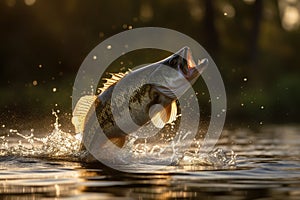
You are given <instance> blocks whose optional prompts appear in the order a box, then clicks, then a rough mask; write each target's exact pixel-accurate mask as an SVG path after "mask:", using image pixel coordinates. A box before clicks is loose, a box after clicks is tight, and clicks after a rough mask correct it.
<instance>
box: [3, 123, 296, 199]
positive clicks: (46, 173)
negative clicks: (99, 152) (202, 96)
mask: <svg viewBox="0 0 300 200" xmlns="http://www.w3.org/2000/svg"><path fill="white" fill-rule="evenodd" d="M21 134H22V135H21ZM21 134H20V132H19V131H17V130H9V129H4V128H3V129H2V131H1V133H0V136H1V146H0V199H299V198H300V126H296V125H280V126H279V125H276V126H275V125H264V126H262V127H261V128H260V129H258V130H257V131H251V130H250V129H241V128H236V129H232V130H224V132H223V134H222V136H221V138H220V140H219V143H218V145H217V146H216V147H215V150H214V152H212V153H213V155H217V156H223V158H224V157H226V156H227V157H226V158H227V161H226V162H224V163H223V164H218V165H216V164H214V163H213V164H208V163H204V162H202V163H201V162H198V163H196V164H195V163H193V164H191V163H186V162H183V163H181V164H176V165H173V166H168V167H166V168H164V169H163V170H157V171H155V170H153V169H150V168H151V167H152V166H149V165H145V166H139V168H142V170H139V168H136V171H134V172H130V173H129V172H120V171H117V170H113V169H110V168H108V167H105V166H104V165H102V164H100V163H86V162H83V161H80V160H79V159H75V158H76V157H78V152H77V151H76V145H78V144H74V141H72V140H73V139H72V138H69V136H68V135H62V134H57V132H55V131H54V132H53V133H51V134H50V135H48V136H47V137H40V139H37V138H38V137H36V135H38V134H37V133H36V132H35V133H34V134H33V133H32V131H30V130H28V131H21ZM44 135H46V134H44ZM25 141H26V142H25ZM71 141H72V142H73V143H72V142H71ZM32 143H34V144H35V145H36V144H37V143H41V144H42V145H40V147H39V148H36V147H34V148H33V146H34V145H32ZM62 143H64V145H61V144H62ZM45 144H47V145H45ZM73 148H74V149H73ZM232 151H233V152H234V153H232ZM209 156H210V157H211V156H212V155H209ZM209 156H208V157H209ZM230 156H231V157H230ZM235 156H236V157H235ZM73 158H74V159H73ZM228 161H230V162H231V163H230V164H228Z"/></svg>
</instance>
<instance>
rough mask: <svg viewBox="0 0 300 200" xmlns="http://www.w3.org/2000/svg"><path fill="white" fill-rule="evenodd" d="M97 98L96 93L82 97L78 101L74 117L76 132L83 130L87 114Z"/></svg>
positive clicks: (73, 122)
mask: <svg viewBox="0 0 300 200" xmlns="http://www.w3.org/2000/svg"><path fill="white" fill-rule="evenodd" d="M96 99H97V96H95V95H87V96H83V97H81V98H80V99H79V101H78V102H77V104H76V106H75V109H74V111H73V117H72V124H73V125H74V126H75V132H76V133H82V132H83V130H84V124H85V120H86V117H87V114H88V112H89V110H90V108H91V107H92V105H93V104H94V103H95V100H96Z"/></svg>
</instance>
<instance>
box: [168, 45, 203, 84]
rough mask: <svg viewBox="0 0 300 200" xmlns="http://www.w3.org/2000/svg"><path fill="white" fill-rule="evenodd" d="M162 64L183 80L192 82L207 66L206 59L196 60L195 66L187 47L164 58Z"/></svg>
mask: <svg viewBox="0 0 300 200" xmlns="http://www.w3.org/2000/svg"><path fill="white" fill-rule="evenodd" d="M163 64H164V65H167V66H169V67H171V68H173V69H175V70H176V71H178V73H180V74H181V75H182V76H183V77H184V78H186V79H187V80H188V81H190V82H192V81H193V80H195V79H197V78H198V77H199V75H200V74H201V73H202V72H203V71H204V70H205V68H206V67H207V66H208V59H207V58H204V59H202V60H198V63H197V64H196V63H195V61H194V58H193V56H192V51H191V49H190V48H189V47H183V48H182V49H180V50H179V51H178V52H176V53H175V54H173V55H171V56H170V57H168V58H166V59H165V60H164V62H163Z"/></svg>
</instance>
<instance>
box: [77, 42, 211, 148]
mask: <svg viewBox="0 0 300 200" xmlns="http://www.w3.org/2000/svg"><path fill="white" fill-rule="evenodd" d="M207 65H208V59H207V58H204V59H202V60H198V63H197V64H196V63H195V62H194V59H193V57H192V52H191V50H190V48H189V47H183V48H182V49H180V50H179V51H178V52H176V53H175V54H172V55H171V56H169V57H167V58H165V59H163V60H161V61H159V62H156V63H153V64H150V65H147V66H144V67H142V68H139V69H136V70H132V71H128V72H126V73H117V74H111V78H110V79H106V83H105V84H104V87H103V88H102V89H101V93H100V94H99V95H98V96H96V95H87V96H83V97H81V98H80V99H79V101H78V102H77V104H76V106H75V109H74V111H73V117H72V123H73V124H74V126H75V132H76V133H79V134H88V133H89V131H87V130H85V129H87V128H88V126H87V124H88V123H90V122H89V121H90V118H91V117H90V116H91V113H93V112H96V116H97V119H98V123H99V125H100V127H101V129H102V130H103V133H104V134H105V135H106V136H107V138H108V139H109V140H110V141H111V142H112V143H114V144H115V145H116V146H118V147H122V146H123V145H124V143H125V141H126V137H127V136H128V134H130V132H129V133H128V132H124V130H122V129H121V128H120V127H119V126H118V125H117V124H116V121H121V122H122V123H123V125H125V126H128V127H130V126H131V125H130V124H126V123H127V121H128V118H127V117H128V116H126V115H125V114H124V113H125V111H126V110H129V113H130V117H131V120H132V121H133V122H134V123H136V124H137V125H138V126H143V125H145V124H147V123H150V122H152V123H153V124H154V125H155V126H156V127H159V128H162V127H163V126H164V125H165V124H166V123H170V122H172V121H174V120H175V119H176V116H177V104H176V100H177V99H178V98H179V97H180V95H182V94H184V92H185V91H186V90H187V89H188V88H189V87H190V85H191V84H193V83H194V82H195V81H196V80H197V79H198V77H199V75H200V74H201V73H202V72H203V70H204V69H205V68H206V67H207ZM121 81H123V85H124V88H123V89H122V90H118V92H117V93H116V94H113V92H114V90H115V89H116V87H117V84H119V83H121ZM187 83H188V84H187ZM112 104H114V105H112ZM155 105H160V106H155ZM112 106H117V109H116V110H117V113H113V112H112ZM138 126H137V128H135V127H130V128H129V129H130V131H131V132H134V131H136V129H138ZM91 131H93V130H91ZM93 134H97V133H93ZM83 136H84V135H83Z"/></svg>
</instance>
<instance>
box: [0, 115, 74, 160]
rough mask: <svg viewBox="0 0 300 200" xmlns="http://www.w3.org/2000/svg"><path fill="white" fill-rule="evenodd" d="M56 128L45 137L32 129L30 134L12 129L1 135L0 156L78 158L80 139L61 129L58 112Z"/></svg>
mask: <svg viewBox="0 0 300 200" xmlns="http://www.w3.org/2000/svg"><path fill="white" fill-rule="evenodd" d="M52 114H53V115H54V116H55V123H54V124H53V125H54V129H53V131H52V132H51V133H49V134H48V135H47V136H45V137H36V136H35V134H34V130H33V129H32V130H31V131H30V133H29V134H22V133H20V132H19V131H18V130H14V129H10V130H9V132H8V134H6V135H5V136H1V137H0V144H1V146H0V156H23V157H35V158H56V159H62V158H67V159H68V160H76V159H77V158H78V157H79V156H80V141H79V140H77V139H76V138H75V137H74V136H73V135H72V134H70V133H67V132H64V131H62V130H61V129H60V124H59V118H58V116H57V113H56V112H54V111H53V112H52Z"/></svg>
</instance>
